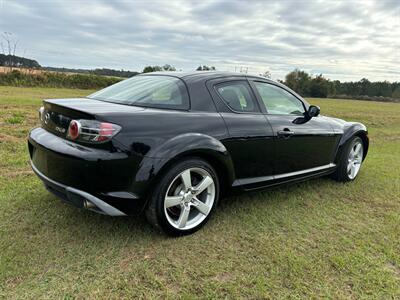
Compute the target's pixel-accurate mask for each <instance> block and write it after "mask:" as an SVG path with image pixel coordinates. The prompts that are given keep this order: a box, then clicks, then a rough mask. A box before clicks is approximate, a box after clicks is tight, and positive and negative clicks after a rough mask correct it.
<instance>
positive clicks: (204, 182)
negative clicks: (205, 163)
mask: <svg viewBox="0 0 400 300" xmlns="http://www.w3.org/2000/svg"><path fill="white" fill-rule="evenodd" d="M213 183H214V181H213V179H212V178H211V177H210V176H206V177H204V179H203V180H202V181H201V182H200V183H199V184H198V185H197V186H196V187H195V191H196V195H199V194H201V193H202V192H203V191H204V190H205V189H206V188H208V187H209V186H210V185H211V184H213Z"/></svg>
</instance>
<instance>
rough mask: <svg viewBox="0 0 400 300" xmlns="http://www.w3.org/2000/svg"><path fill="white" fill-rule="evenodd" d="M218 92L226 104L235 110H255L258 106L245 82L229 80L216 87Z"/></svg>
mask: <svg viewBox="0 0 400 300" xmlns="http://www.w3.org/2000/svg"><path fill="white" fill-rule="evenodd" d="M216 89H217V92H218V94H219V95H220V96H221V98H222V99H223V100H224V102H225V103H226V104H228V106H229V107H230V108H231V109H232V110H234V111H237V112H257V111H258V108H257V106H256V104H255V102H254V100H253V97H252V96H251V92H250V88H249V86H248V84H247V83H246V82H239V81H236V82H229V83H224V84H221V85H218V86H217V87H216Z"/></svg>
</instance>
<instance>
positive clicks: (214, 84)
mask: <svg viewBox="0 0 400 300" xmlns="http://www.w3.org/2000/svg"><path fill="white" fill-rule="evenodd" d="M207 87H208V88H209V91H210V93H211V94H212V96H213V99H214V102H215V104H216V106H217V109H218V111H219V113H220V114H221V116H222V118H223V120H224V122H225V124H226V126H227V129H228V132H229V138H227V139H225V140H224V141H222V142H223V144H224V145H225V147H226V148H227V149H228V151H229V154H230V155H231V158H232V161H233V163H234V168H235V175H236V179H237V180H236V181H235V183H234V185H242V184H254V185H255V186H257V185H258V184H260V185H261V184H262V183H261V181H262V179H261V180H260V179H259V178H262V177H264V176H271V175H272V174H273V155H274V149H273V132H272V128H271V126H270V125H269V124H268V123H266V121H265V117H264V115H263V114H262V113H261V110H260V107H259V104H258V101H257V100H256V98H255V95H254V93H253V91H252V89H251V87H250V85H249V83H248V81H247V80H246V78H236V77H233V78H224V79H218V80H212V81H209V82H208V83H207Z"/></svg>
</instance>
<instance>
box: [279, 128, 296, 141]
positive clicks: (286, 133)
mask: <svg viewBox="0 0 400 300" xmlns="http://www.w3.org/2000/svg"><path fill="white" fill-rule="evenodd" d="M292 135H294V132H293V131H290V129H288V128H285V129H284V130H279V131H278V137H283V138H284V139H288V138H290V137H291V136H292Z"/></svg>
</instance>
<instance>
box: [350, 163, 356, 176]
mask: <svg viewBox="0 0 400 300" xmlns="http://www.w3.org/2000/svg"><path fill="white" fill-rule="evenodd" d="M350 170H351V171H350V176H351V178H354V176H355V174H356V166H355V165H354V164H352V165H351V169H350Z"/></svg>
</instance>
